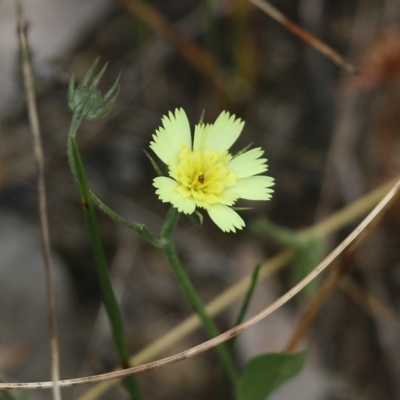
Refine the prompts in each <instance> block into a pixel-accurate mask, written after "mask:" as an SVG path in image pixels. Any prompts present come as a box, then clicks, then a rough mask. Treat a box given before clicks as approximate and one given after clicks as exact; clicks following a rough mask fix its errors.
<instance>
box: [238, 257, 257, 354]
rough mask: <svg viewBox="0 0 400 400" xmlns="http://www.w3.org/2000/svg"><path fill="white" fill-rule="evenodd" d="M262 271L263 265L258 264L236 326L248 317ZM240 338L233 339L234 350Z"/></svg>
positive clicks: (252, 275)
mask: <svg viewBox="0 0 400 400" xmlns="http://www.w3.org/2000/svg"><path fill="white" fill-rule="evenodd" d="M260 269H261V264H257V265H256V267H255V268H254V271H253V273H252V274H251V282H250V285H249V288H248V289H247V293H246V296H245V298H244V300H243V303H242V307H241V308H240V311H239V314H238V317H237V318H236V321H235V324H234V326H237V325H240V324H241V323H242V322H243V321H244V317H245V316H246V313H247V310H248V309H249V306H250V301H251V298H252V297H253V294H254V290H255V288H256V285H257V281H258V275H259V274H260ZM238 337H239V336H235V337H234V338H233V339H232V341H231V348H232V349H233V348H234V346H235V343H236V341H237V338H238Z"/></svg>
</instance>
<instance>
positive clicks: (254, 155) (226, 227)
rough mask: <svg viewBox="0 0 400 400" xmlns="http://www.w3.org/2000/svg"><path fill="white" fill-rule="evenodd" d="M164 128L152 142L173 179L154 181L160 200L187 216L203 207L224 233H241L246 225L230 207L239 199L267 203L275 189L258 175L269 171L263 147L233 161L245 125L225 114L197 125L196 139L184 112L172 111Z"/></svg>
mask: <svg viewBox="0 0 400 400" xmlns="http://www.w3.org/2000/svg"><path fill="white" fill-rule="evenodd" d="M162 123H163V126H162V127H160V128H159V129H158V130H157V131H156V133H155V134H154V135H153V141H152V142H151V143H150V147H151V149H152V150H153V151H154V152H155V153H156V154H157V156H158V157H159V158H160V159H161V161H163V162H164V163H165V164H166V165H167V166H168V173H169V177H166V176H161V177H157V178H155V179H154V181H153V185H154V186H155V187H156V188H157V191H156V194H157V195H158V196H159V198H160V200H161V201H163V202H164V203H171V204H172V206H173V207H175V208H177V209H178V211H180V212H183V213H185V214H192V213H193V212H194V211H195V209H196V207H200V208H203V209H205V210H207V212H208V215H209V216H210V218H211V219H212V220H213V221H214V222H215V224H216V225H218V226H219V228H221V230H223V231H224V232H229V231H233V232H235V231H236V229H242V228H243V227H244V226H245V223H244V221H243V219H242V218H241V217H240V216H239V214H238V213H237V212H236V211H235V210H233V209H232V206H233V205H234V204H235V203H236V201H237V200H238V199H239V198H242V199H247V200H269V199H270V198H271V193H272V192H273V190H272V189H270V187H271V186H273V184H274V179H273V178H271V177H269V176H264V175H259V174H261V173H263V172H265V171H266V170H267V160H266V159H265V158H261V156H262V155H263V153H264V152H263V150H261V148H259V147H258V148H255V149H252V150H249V151H246V152H244V153H242V154H239V155H237V156H235V157H234V156H232V155H231V154H230V153H229V149H230V147H231V146H232V145H233V143H235V142H236V140H237V138H238V137H239V135H240V133H241V131H242V129H243V126H244V122H243V121H241V120H240V119H236V118H235V116H234V115H230V114H229V113H228V112H225V111H224V112H222V113H221V114H220V116H219V117H218V118H217V120H216V121H215V122H214V124H203V123H200V124H198V125H196V127H195V131H194V138H193V140H192V135H191V132H190V126H189V121H188V119H187V116H186V114H185V112H184V111H183V109H177V110H175V115H174V114H173V113H172V112H170V113H169V115H168V116H164V117H163V119H162Z"/></svg>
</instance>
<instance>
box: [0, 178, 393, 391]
mask: <svg viewBox="0 0 400 400" xmlns="http://www.w3.org/2000/svg"><path fill="white" fill-rule="evenodd" d="M399 190H400V179H399V180H398V181H397V182H396V184H395V185H394V187H393V188H392V189H391V190H390V191H389V192H388V193H387V195H386V196H385V197H384V198H383V199H382V200H381V201H380V202H379V203H378V204H377V205H376V207H374V209H373V210H372V211H371V212H370V213H369V214H368V215H367V217H366V218H364V220H363V221H362V222H361V223H360V224H359V225H358V226H357V227H356V228H355V229H354V230H353V232H352V233H351V234H350V235H349V236H347V237H346V239H345V240H343V242H342V243H340V244H339V246H337V247H336V248H335V249H334V250H333V251H332V252H331V253H330V254H329V255H328V256H327V257H325V259H324V260H323V261H322V262H321V263H320V264H319V265H317V266H316V267H315V268H314V270H313V271H311V272H310V273H309V274H308V275H307V276H306V277H305V278H304V279H302V280H301V281H300V282H299V283H298V284H297V285H296V286H294V287H293V288H292V289H290V290H289V291H288V292H286V293H285V294H284V295H283V296H281V297H280V298H279V299H278V300H276V301H275V302H273V303H272V304H271V305H270V306H268V307H267V308H265V309H264V310H263V311H261V312H260V313H258V314H256V315H255V316H254V317H252V318H250V319H249V320H247V321H245V322H243V323H242V324H240V325H237V326H235V327H234V328H232V329H230V330H228V331H226V332H224V333H222V334H221V335H219V336H216V337H215V338H213V339H210V340H208V341H206V342H204V343H201V344H199V345H197V346H195V347H192V348H190V349H188V350H185V351H183V352H181V353H178V354H175V355H173V356H170V357H166V358H163V359H160V360H157V361H153V362H150V363H147V364H143V365H139V366H137V367H133V368H127V369H124V370H122V371H114V372H109V373H105V374H101V375H93V376H89V377H84V378H75V379H68V380H62V381H60V382H59V384H60V386H62V387H66V386H73V385H81V384H88V383H96V382H103V381H106V380H110V379H121V378H125V377H127V376H130V375H137V374H141V373H144V372H148V371H152V370H154V369H157V368H160V367H164V366H167V365H170V364H173V363H176V362H178V361H182V360H186V359H188V358H191V357H193V356H195V355H198V354H201V353H203V352H205V351H207V350H210V349H211V348H213V347H215V346H218V345H219V344H221V343H224V342H226V341H227V340H230V339H232V338H233V337H235V336H237V335H239V334H240V333H242V332H244V331H246V330H247V329H249V328H251V327H252V326H254V325H255V324H257V323H258V322H260V321H261V320H263V319H264V318H266V317H267V316H268V315H270V314H272V313H273V312H274V311H276V310H277V309H279V308H280V307H282V306H283V305H284V304H285V303H287V302H288V301H289V300H290V299H291V298H293V297H294V296H295V295H296V294H297V293H299V292H300V291H301V290H302V289H304V287H305V286H307V285H308V284H309V283H310V282H311V281H312V280H313V279H315V278H316V277H317V276H318V275H319V274H320V273H321V272H323V271H324V270H325V269H326V268H327V267H328V266H329V265H330V264H331V263H332V261H334V260H335V259H336V258H337V257H338V256H339V255H340V254H341V253H342V252H343V251H344V250H345V249H346V248H347V247H348V246H349V245H350V244H351V243H353V242H354V240H355V239H356V238H357V237H358V236H359V235H360V234H361V233H362V232H363V231H364V229H366V227H367V226H368V225H369V224H370V223H371V222H372V221H373V220H374V219H375V218H376V217H377V216H378V215H379V214H380V212H382V211H383V210H385V209H386V208H387V207H388V206H389V204H390V203H391V201H392V199H393V198H394V197H395V196H396V195H397V194H398V192H399ZM52 386H53V383H52V382H30V383H1V384H0V389H21V388H23V389H45V388H51V387H52Z"/></svg>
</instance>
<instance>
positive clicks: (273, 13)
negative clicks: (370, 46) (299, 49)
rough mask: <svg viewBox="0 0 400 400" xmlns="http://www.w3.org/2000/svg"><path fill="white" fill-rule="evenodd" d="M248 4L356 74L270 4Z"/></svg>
mask: <svg viewBox="0 0 400 400" xmlns="http://www.w3.org/2000/svg"><path fill="white" fill-rule="evenodd" d="M249 1H250V3H252V4H253V5H255V6H256V7H258V8H259V9H260V10H262V11H264V12H265V13H266V14H268V15H269V16H270V17H271V18H273V19H274V20H275V21H277V22H279V23H280V24H282V25H283V26H284V27H285V28H287V29H288V30H289V31H290V32H292V33H293V34H295V35H296V36H298V37H299V38H300V39H301V40H303V41H304V42H306V43H308V44H309V45H310V46H311V47H314V49H316V50H317V51H319V52H320V53H322V54H323V55H325V56H326V57H328V58H329V59H330V60H332V61H333V62H334V63H335V64H336V65H339V67H342V68H344V69H345V70H347V71H348V72H350V73H352V74H355V73H357V69H356V68H355V67H354V65H352V64H350V63H349V62H348V61H346V60H345V59H344V58H343V57H342V56H341V55H340V54H339V53H338V52H337V51H335V50H333V49H332V48H331V47H329V46H328V45H327V44H325V43H324V42H323V41H322V40H320V39H318V38H317V37H316V36H314V35H312V34H311V33H309V32H307V31H306V30H305V29H303V28H301V27H300V26H298V25H297V24H295V23H294V22H293V21H291V20H290V19H289V18H287V17H285V15H283V14H282V13H281V12H280V11H278V10H277V9H276V8H275V7H273V6H272V5H271V4H269V3H267V2H266V1H264V0H249Z"/></svg>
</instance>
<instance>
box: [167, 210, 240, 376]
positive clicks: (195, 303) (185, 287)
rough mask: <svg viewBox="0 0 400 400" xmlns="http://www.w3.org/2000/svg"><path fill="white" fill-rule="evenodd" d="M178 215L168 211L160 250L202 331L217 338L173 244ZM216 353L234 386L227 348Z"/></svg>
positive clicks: (233, 367)
mask: <svg viewBox="0 0 400 400" xmlns="http://www.w3.org/2000/svg"><path fill="white" fill-rule="evenodd" d="M179 215H180V214H179V212H178V211H177V210H176V209H174V208H171V209H170V211H169V213H168V215H167V218H166V222H165V225H164V227H163V229H162V230H161V235H160V236H161V241H162V249H163V251H164V254H165V257H166V259H167V261H168V264H169V265H170V267H171V270H172V272H173V274H174V276H175V278H176V280H177V281H178V283H179V286H180V287H181V289H182V291H183V292H184V294H185V296H186V298H187V299H188V301H189V303H190V305H191V306H192V308H193V310H194V311H195V313H196V314H197V315H198V316H199V318H200V319H201V322H202V324H203V327H204V329H205V330H206V331H207V333H208V334H209V335H210V336H211V337H215V336H218V335H219V333H220V332H219V330H218V327H217V326H216V324H215V322H214V321H213V320H212V318H211V317H210V316H209V315H208V313H207V311H206V309H205V307H204V304H203V302H202V301H201V299H200V297H199V296H198V295H197V293H196V290H195V289H194V287H193V285H192V283H191V282H190V280H189V278H188V276H187V274H186V272H185V270H184V268H183V267H182V264H181V262H180V260H179V257H178V255H177V253H176V249H175V246H174V243H173V233H174V229H175V226H176V224H177V222H178V219H179ZM217 351H218V354H219V356H220V357H221V360H222V362H223V363H224V366H225V368H226V371H227V374H228V376H229V379H230V380H231V381H232V383H233V384H235V383H236V381H237V378H238V372H237V370H236V366H235V363H234V360H233V357H232V354H231V352H230V351H229V348H228V346H227V345H226V344H221V345H219V346H217Z"/></svg>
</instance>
